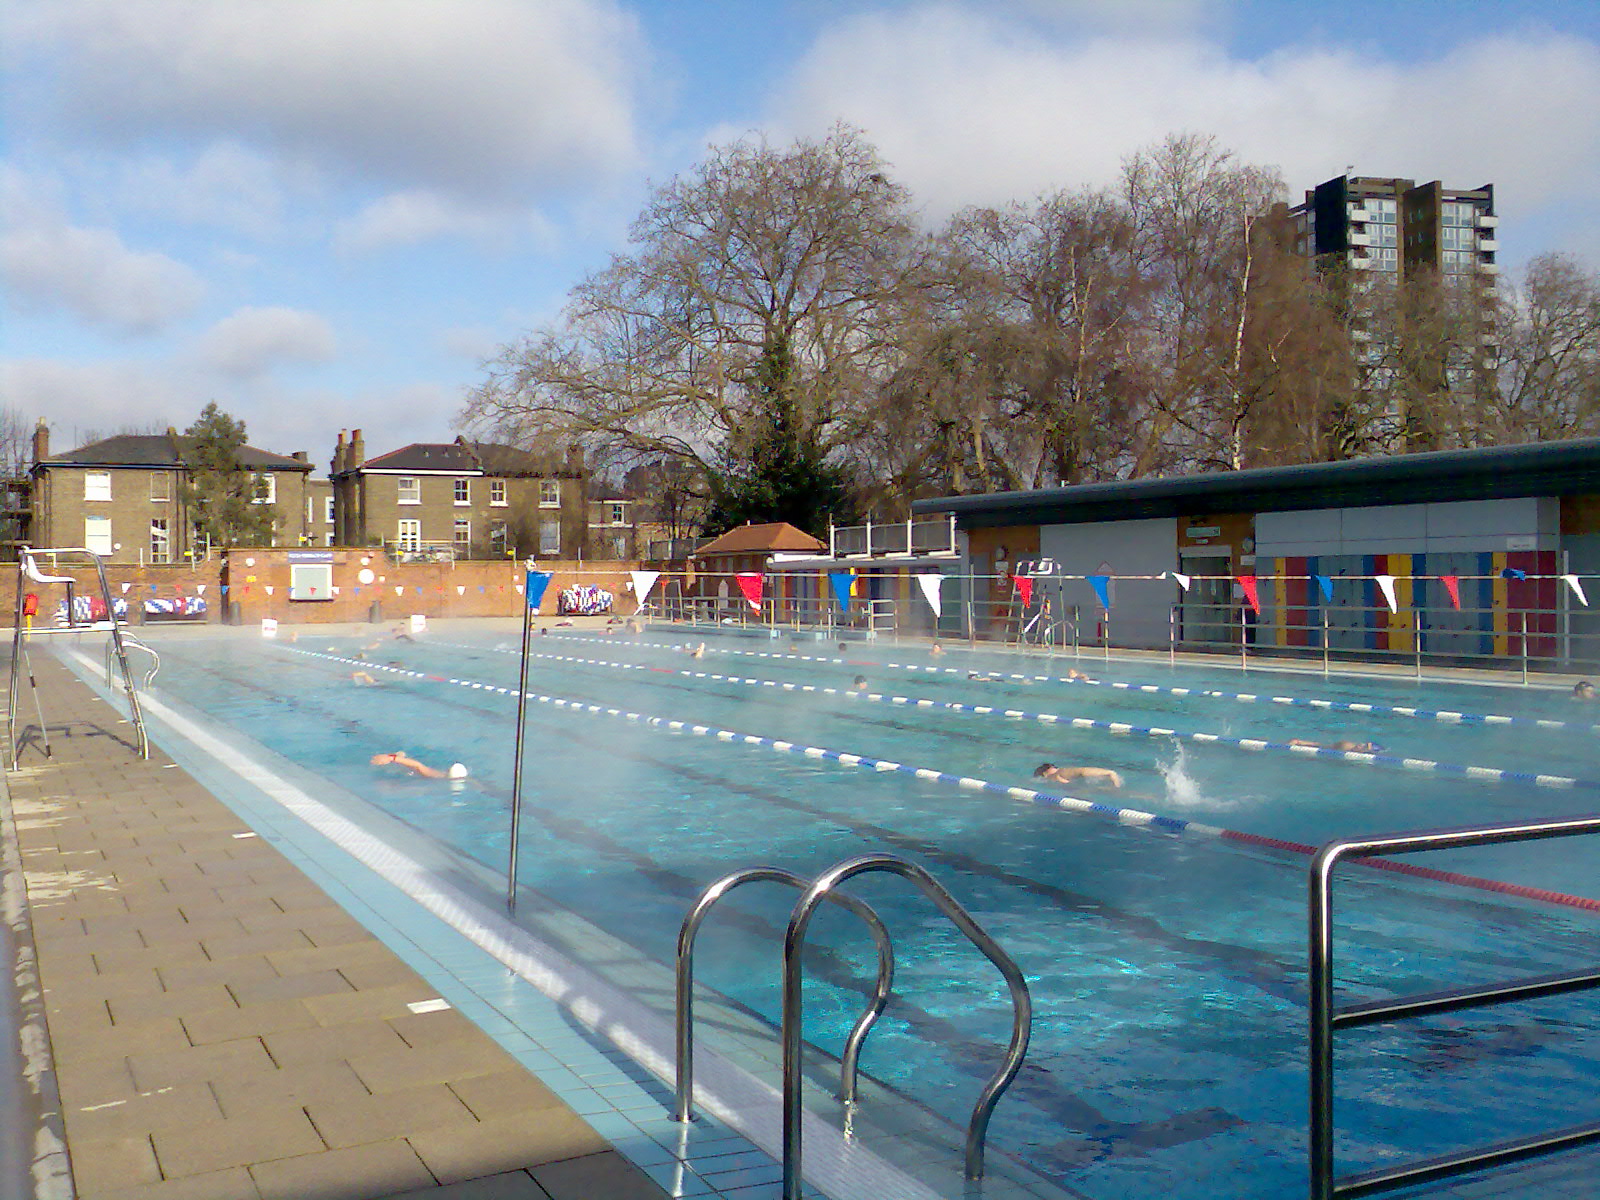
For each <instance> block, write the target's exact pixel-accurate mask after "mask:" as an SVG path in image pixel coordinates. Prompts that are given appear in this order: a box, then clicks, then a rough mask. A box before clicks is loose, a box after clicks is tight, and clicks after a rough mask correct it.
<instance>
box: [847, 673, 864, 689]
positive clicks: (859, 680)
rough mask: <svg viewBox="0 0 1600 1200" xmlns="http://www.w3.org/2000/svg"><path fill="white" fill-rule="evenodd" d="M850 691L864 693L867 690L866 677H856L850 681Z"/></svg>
mask: <svg viewBox="0 0 1600 1200" xmlns="http://www.w3.org/2000/svg"><path fill="white" fill-rule="evenodd" d="M850 690H851V691H852V692H864V691H866V690H867V677H866V676H865V675H857V676H856V677H855V678H854V679H852V680H851V681H850Z"/></svg>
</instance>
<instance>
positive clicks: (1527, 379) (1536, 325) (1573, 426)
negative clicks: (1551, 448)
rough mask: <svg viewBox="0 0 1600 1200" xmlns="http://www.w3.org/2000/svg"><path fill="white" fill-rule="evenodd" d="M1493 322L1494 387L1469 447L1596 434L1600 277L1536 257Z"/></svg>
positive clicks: (1599, 420)
mask: <svg viewBox="0 0 1600 1200" xmlns="http://www.w3.org/2000/svg"><path fill="white" fill-rule="evenodd" d="M1497 315H1498V318H1499V320H1498V323H1497V328H1496V331H1495V334H1494V338H1493V341H1494V343H1495V344H1496V346H1497V348H1498V351H1499V370H1498V372H1497V374H1496V382H1497V384H1498V387H1497V390H1496V392H1495V394H1494V397H1493V400H1492V401H1491V402H1490V403H1489V404H1486V405H1484V406H1483V408H1482V409H1481V410H1479V412H1478V414H1477V417H1478V419H1477V421H1476V423H1475V428H1474V430H1473V436H1474V440H1475V441H1476V442H1478V443H1479V444H1485V445H1490V444H1497V443H1511V442H1534V441H1556V440H1560V439H1564V438H1574V437H1593V436H1595V435H1597V434H1600V277H1597V276H1596V275H1595V274H1594V273H1592V272H1586V271H1584V269H1583V268H1582V267H1581V266H1580V265H1579V264H1578V263H1577V262H1576V261H1575V260H1574V259H1572V258H1569V257H1567V256H1565V255H1560V254H1547V255H1542V256H1540V257H1539V258H1536V259H1534V260H1533V261H1532V262H1531V263H1529V264H1528V268H1527V272H1526V273H1525V275H1524V276H1523V281H1522V286H1521V287H1520V288H1519V289H1516V290H1512V291H1508V293H1507V294H1506V295H1505V296H1503V297H1502V303H1501V305H1500V308H1499V312H1498V314H1497Z"/></svg>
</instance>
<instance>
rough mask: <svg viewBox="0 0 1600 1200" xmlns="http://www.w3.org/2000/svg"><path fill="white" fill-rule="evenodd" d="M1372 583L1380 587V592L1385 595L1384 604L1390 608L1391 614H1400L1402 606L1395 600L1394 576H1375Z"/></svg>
mask: <svg viewBox="0 0 1600 1200" xmlns="http://www.w3.org/2000/svg"><path fill="white" fill-rule="evenodd" d="M1372 582H1373V583H1375V584H1377V585H1378V590H1379V591H1380V592H1382V593H1383V600H1384V603H1385V604H1387V605H1388V606H1389V611H1390V612H1399V611H1400V605H1399V603H1398V602H1397V601H1396V600H1395V598H1394V576H1393V575H1374V576H1373V577H1372Z"/></svg>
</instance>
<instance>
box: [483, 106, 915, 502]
mask: <svg viewBox="0 0 1600 1200" xmlns="http://www.w3.org/2000/svg"><path fill="white" fill-rule="evenodd" d="M631 240H632V246H633V251H632V253H629V254H627V255H622V256H618V257H617V258H616V259H614V260H613V262H612V264H611V265H610V266H609V267H608V268H607V269H606V270H604V271H601V272H599V273H597V274H595V275H592V276H590V277H589V278H587V279H585V280H584V281H583V282H581V283H580V284H579V285H578V286H577V288H575V289H574V291H573V295H572V299H571V302H570V304H569V305H568V307H567V310H566V314H565V316H564V318H563V320H562V322H561V323H560V324H558V325H557V326H555V327H552V328H548V329H544V330H539V331H536V332H534V333H531V334H530V335H528V336H527V337H526V338H524V339H522V340H521V341H520V342H518V343H516V344H514V345H511V346H508V347H506V348H505V349H504V350H503V352H502V353H501V354H500V356H499V357H498V358H497V359H496V360H494V362H493V363H492V364H491V367H490V371H489V377H488V379H487V380H486V381H485V382H484V383H483V384H482V385H481V386H480V387H479V388H477V389H476V390H475V391H474V392H473V393H472V395H471V397H470V398H469V401H468V404H467V406H466V409H465V411H464V412H463V414H462V420H463V422H464V423H465V424H467V425H469V426H472V427H488V428H492V429H493V430H495V431H496V433H498V434H499V435H500V436H502V437H504V438H507V439H509V440H513V441H516V442H519V443H522V444H528V443H530V442H537V441H540V440H547V439H548V440H556V441H558V442H572V441H582V442H584V443H586V444H590V445H595V446H598V447H599V448H601V449H604V450H607V451H609V452H610V453H611V454H612V456H613V458H614V459H615V460H616V461H618V462H619V463H621V464H622V465H626V464H627V463H628V462H630V461H632V462H638V461H643V460H646V459H654V458H668V459H680V460H683V461H686V462H688V463H690V464H691V465H693V466H694V467H695V468H696V469H697V470H698V471H699V472H701V473H702V474H704V475H705V476H707V477H710V476H713V475H715V474H716V473H717V471H718V470H719V469H720V468H721V466H722V465H723V463H724V461H725V459H726V456H727V454H728V453H729V452H732V453H737V452H738V451H739V449H740V448H741V446H743V445H744V444H745V443H747V442H748V441H749V440H750V439H751V438H753V437H756V436H758V434H759V431H760V430H762V429H764V428H765V427H766V425H767V424H769V423H770V421H771V419H772V416H773V414H772V413H771V412H770V411H765V410H766V409H767V408H769V407H770V406H771V405H772V404H775V403H776V404H781V405H783V406H784V407H785V408H786V409H787V410H788V411H787V412H786V413H785V415H784V419H785V420H786V421H790V422H792V424H793V426H794V428H795V429H796V430H797V431H798V433H799V436H801V437H802V438H804V439H806V440H808V442H810V443H814V445H815V446H816V448H817V449H818V451H819V452H820V453H821V454H823V455H831V454H834V453H836V452H838V451H839V450H840V449H841V448H842V447H844V446H845V445H846V444H848V443H850V442H851V441H852V440H853V439H854V438H855V437H856V436H857V435H858V433H859V431H860V430H861V428H862V426H863V424H864V423H865V422H867V421H868V420H869V419H870V418H869V416H868V413H869V410H870V408H871V401H872V399H873V397H874V396H875V393H876V386H877V383H878V381H879V380H880V379H881V378H882V377H883V376H884V375H886V374H887V372H888V370H889V368H890V367H891V366H892V365H893V363H894V362H895V361H897V359H898V357H899V350H898V338H897V331H898V316H897V314H898V310H899V308H900V306H901V305H902V303H903V302H904V297H905V293H906V291H907V289H908V288H912V287H914V286H915V285H916V280H917V278H918V270H919V264H920V260H921V255H920V253H919V244H920V243H919V239H918V237H917V236H916V234H915V232H914V229H913V226H912V222H911V217H910V212H909V208H908V197H907V194H906V192H905V190H904V189H903V188H901V187H900V186H898V185H897V184H894V183H892V182H891V181H890V180H889V179H888V177H887V174H886V167H885V165H884V163H883V162H882V161H881V159H880V158H879V156H878V154H877V152H876V150H874V149H873V148H872V147H871V146H870V145H868V144H867V143H866V142H865V140H864V139H863V138H862V137H861V135H860V134H859V133H858V132H857V131H855V130H853V129H850V128H847V127H844V126H840V127H837V128H835V129H834V130H833V132H831V133H830V134H829V135H828V136H827V137H826V138H824V139H822V140H821V141H808V140H800V141H797V142H796V143H794V144H793V145H792V146H789V147H786V148H781V149H780V148H774V147H772V146H769V145H768V144H766V143H765V142H762V141H745V142H738V143H735V144H733V145H730V146H723V147H717V148H714V149H712V151H711V152H710V154H709V156H708V157H707V158H706V159H705V161H704V162H702V163H700V164H699V165H698V166H697V167H695V168H694V169H693V170H692V171H690V172H689V173H688V174H686V175H684V176H682V177H680V178H677V179H674V180H672V181H670V182H669V183H667V184H666V185H664V186H662V187H660V188H658V189H657V190H656V191H655V192H654V193H653V194H652V195H651V197H650V199H649V201H648V203H647V204H646V206H645V209H644V211H643V212H642V213H641V214H640V216H639V217H638V219H637V220H636V221H635V222H634V225H633V229H632V232H631ZM778 369H781V371H782V378H776V377H775V375H774V372H775V370H778Z"/></svg>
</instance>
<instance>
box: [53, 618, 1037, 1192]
mask: <svg viewBox="0 0 1600 1200" xmlns="http://www.w3.org/2000/svg"><path fill="white" fill-rule="evenodd" d="M284 649H290V650H296V648H295V647H290V646H285V647H284ZM296 652H298V653H302V654H307V653H310V654H314V653H315V652H313V651H303V650H297V651H296ZM67 653H69V654H71V655H73V656H75V658H76V660H77V669H78V672H79V674H80V675H82V676H85V677H87V678H91V679H95V680H99V681H103V680H104V678H105V675H104V671H103V669H102V667H101V666H100V665H99V664H97V663H95V662H94V661H93V660H92V659H90V658H89V657H88V656H87V655H85V654H83V653H82V652H81V651H77V650H67ZM317 657H325V656H322V655H317ZM382 669H383V670H386V671H389V672H395V671H397V670H398V668H394V667H384V668H382ZM405 673H407V674H414V672H405ZM485 690H500V691H504V690H505V689H489V688H487V687H486V688H485ZM108 700H110V701H111V702H112V703H115V699H114V697H108ZM143 702H144V703H146V704H148V705H149V709H150V715H151V716H152V717H154V718H156V719H157V720H160V721H162V722H164V723H165V724H166V725H167V727H168V728H169V729H171V730H172V731H173V732H175V733H176V734H177V735H178V736H180V737H182V738H184V739H185V740H186V741H188V742H189V743H190V745H191V746H193V747H195V748H196V749H197V750H198V751H199V752H201V753H204V754H206V755H209V756H210V757H212V758H214V759H216V760H217V761H219V762H221V763H223V764H224V765H225V766H226V767H227V768H228V769H229V770H231V771H232V772H233V773H234V774H236V775H238V776H239V777H240V778H241V779H243V780H245V781H246V782H247V783H249V784H250V785H251V786H252V787H254V788H255V789H256V790H257V791H258V792H259V793H260V794H261V795H262V796H264V797H265V798H267V799H268V800H270V801H271V802H273V803H275V804H276V805H278V806H279V807H280V808H281V809H283V810H284V811H285V812H287V813H289V814H291V815H292V816H293V817H295V818H297V819H298V820H299V821H300V822H301V823H302V824H304V825H305V826H306V827H308V828H309V829H311V830H313V831H315V832H316V833H317V834H319V835H321V836H322V837H323V838H325V839H327V840H328V841H329V842H330V843H332V844H333V845H334V846H336V847H338V848H339V849H340V850H341V851H342V852H343V853H345V854H347V855H349V856H350V858H352V859H354V860H355V861H357V862H358V863H360V864H362V865H363V866H364V867H366V868H367V869H369V870H370V871H372V872H373V873H374V874H375V875H377V876H378V877H379V878H380V879H382V880H384V881H385V882H386V883H388V884H389V885H390V886H392V887H394V888H395V889H396V890H398V891H399V892H401V893H402V894H404V895H405V896H406V897H408V898H409V899H410V900H411V901H412V902H413V903H415V904H417V905H418V906H419V907H420V908H422V909H423V910H424V911H426V912H428V913H430V914H431V915H432V916H434V917H436V918H437V919H439V920H440V921H443V922H444V923H445V924H446V925H449V926H450V927H451V928H452V929H454V930H455V931H456V932H457V934H459V935H460V936H461V937H464V938H465V939H466V940H467V941H469V942H471V943H472V944H473V945H475V946H477V947H478V948H479V949H480V950H482V951H484V952H485V953H487V954H488V955H490V956H491V957H493V958H494V959H495V960H497V961H498V962H500V963H502V964H503V965H504V966H505V967H506V968H507V969H508V970H510V971H512V972H514V973H515V974H516V975H517V976H519V977H520V978H522V979H523V980H525V981H526V982H527V983H528V984H530V985H531V986H532V987H534V988H536V989H537V990H539V991H540V992H542V993H543V994H544V995H545V996H546V997H548V998H549V999H551V1000H552V1001H553V1002H554V1003H556V1004H558V1005H560V1006H561V1007H562V1009H563V1010H564V1011H566V1012H568V1013H570V1014H571V1015H572V1016H573V1017H574V1018H576V1020H577V1021H578V1022H579V1023H581V1024H582V1025H583V1026H584V1028H586V1029H587V1030H589V1031H590V1033H592V1034H593V1035H594V1036H596V1037H599V1038H603V1039H605V1040H606V1041H608V1042H610V1043H611V1044H613V1045H615V1046H616V1047H617V1049H618V1050H620V1051H621V1052H622V1053H623V1054H625V1055H626V1056H627V1057H629V1058H630V1059H632V1060H633V1061H634V1062H636V1063H638V1064H640V1065H641V1066H643V1067H644V1068H645V1069H646V1070H648V1071H650V1072H651V1073H652V1074H653V1075H655V1076H656V1077H657V1079H659V1080H661V1081H662V1082H663V1083H665V1082H666V1081H670V1080H671V1079H672V1077H673V1071H674V1066H673V1064H674V1062H675V1058H674V1056H675V1053H676V1051H675V1048H674V1041H673V1038H674V1034H673V1030H672V1027H671V1023H670V1021H669V1020H667V1019H666V1018H664V1017H662V1016H660V1015H659V1014H657V1013H654V1012H652V1011H651V1010H650V1009H648V1008H647V1007H646V1006H645V1005H643V1004H642V1003H641V1002H639V1001H638V1000H636V999H634V998H633V997H632V996H630V995H628V994H627V993H626V992H625V991H623V990H622V989H620V988H618V987H617V986H616V985H614V984H612V983H610V982H609V981H607V980H606V979H604V978H603V977H602V976H600V975H598V974H597V973H596V972H594V971H593V970H591V969H590V968H588V967H586V966H584V965H583V964H582V963H578V962H574V961H573V960H571V959H569V958H568V957H567V956H566V955H564V954H563V953H562V952H561V951H560V950H559V949H558V948H555V947H552V946H551V945H549V944H548V943H547V942H545V941H543V940H541V939H540V938H539V937H538V936H537V935H536V934H534V933H532V932H531V931H529V930H527V929H524V928H523V927H522V926H520V925H517V924H515V923H514V922H512V921H511V920H510V919H509V918H507V917H506V916H505V915H504V914H503V913H502V912H500V911H499V909H498V908H493V907H490V906H489V905H487V904H485V903H484V902H483V901H481V900H479V899H477V898H476V897H474V896H472V895H470V894H469V893H467V892H465V891H463V890H461V889H460V888H458V887H457V886H456V885H455V884H454V883H453V882H451V881H450V880H449V879H448V878H445V877H444V876H442V875H440V874H439V873H438V872H436V871H432V870H429V869H428V868H427V867H425V866H424V865H422V864H421V863H419V862H417V860H416V859H414V858H412V857H411V856H410V855H409V854H407V853H405V852H404V851H402V850H400V849H398V848H397V847H395V846H393V845H390V844H389V843H387V842H385V841H382V840H380V839H378V838H376V837H374V836H373V835H371V834H369V833H368V832H367V831H366V830H364V829H362V828H361V827H360V826H359V825H358V824H356V823H355V822H354V821H352V820H351V819H350V818H348V817H346V816H344V815H342V814H340V813H338V812H336V811H335V810H334V809H332V808H331V807H329V806H328V805H326V804H324V803H323V802H322V801H320V800H318V799H316V798H315V797H313V796H311V795H310V794H308V793H307V792H305V791H304V790H302V789H301V788H299V787H298V786H296V785H295V784H294V783H293V782H292V781H290V780H289V779H288V778H286V777H285V776H284V775H282V774H280V773H279V771H278V770H277V769H276V768H275V767H274V766H273V765H271V764H270V763H268V762H263V761H260V760H258V759H256V758H254V757H252V756H250V755H247V754H245V753H244V752H243V751H241V750H240V749H238V748H237V747H235V746H233V745H230V744H229V743H228V742H227V741H225V740H223V739H222V738H220V737H218V736H217V735H216V734H214V733H213V732H211V731H210V730H208V729H205V728H203V727H202V726H201V725H199V724H198V723H196V722H195V721H193V720H192V719H191V718H190V717H188V716H187V715H186V714H183V713H181V712H179V711H177V710H176V709H173V708H171V707H169V706H168V705H166V704H165V703H163V702H162V701H161V700H159V699H157V698H154V697H150V696H149V695H148V693H146V694H145V697H144V701H143ZM297 865H299V864H297ZM302 869H304V868H303V867H302ZM436 961H437V960H436ZM439 965H440V966H441V967H444V964H442V963H440V964H439ZM446 969H448V968H446ZM461 984H462V987H463V988H465V989H467V990H469V991H473V993H474V994H475V995H477V994H479V993H477V991H476V990H475V989H474V988H473V985H471V984H468V983H466V982H465V981H461ZM491 1005H492V1002H491ZM513 1053H514V1052H513ZM695 1058H696V1065H697V1070H696V1072H695V1085H696V1087H695V1092H696V1100H697V1104H698V1107H699V1109H700V1111H701V1112H703V1113H708V1114H710V1115H711V1116H713V1117H715V1118H716V1119H717V1120H718V1121H720V1122H721V1123H722V1124H724V1125H726V1126H728V1127H729V1128H731V1129H734V1130H736V1131H738V1132H739V1133H740V1134H741V1136H743V1137H745V1138H746V1139H748V1141H749V1142H750V1143H751V1144H753V1145H755V1146H758V1147H760V1148H761V1149H763V1150H764V1151H765V1152H766V1153H767V1155H768V1157H771V1158H773V1159H774V1161H781V1151H780V1150H779V1145H780V1141H781V1139H780V1137H779V1133H780V1119H779V1116H778V1104H777V1100H778V1090H777V1088H776V1086H775V1085H773V1084H771V1083H768V1082H766V1081H764V1080H761V1079H758V1078H757V1077H756V1076H755V1075H753V1074H752V1073H751V1072H749V1071H748V1070H745V1069H744V1068H742V1067H740V1066H738V1065H737V1064H736V1063H734V1062H733V1061H732V1060H731V1059H730V1058H728V1057H727V1056H725V1055H722V1054H720V1053H719V1052H717V1051H716V1050H715V1049H714V1048H712V1047H709V1046H704V1045H700V1046H697V1047H696V1049H695ZM702 1058H703V1060H704V1061H702ZM532 1073H533V1074H534V1075H538V1074H539V1072H538V1071H533V1072H532ZM702 1081H704V1083H702ZM702 1086H704V1087H705V1089H706V1090H705V1094H704V1095H702V1094H701V1090H700V1089H701V1087H702ZM552 1088H553V1090H556V1091H557V1093H558V1094H559V1091H560V1085H559V1083H556V1084H553V1085H552ZM665 1111H666V1108H665V1105H663V1112H665ZM623 1115H626V1114H623ZM584 1119H585V1120H587V1119H588V1118H584ZM803 1120H804V1121H805V1140H806V1144H807V1147H808V1148H809V1147H811V1146H813V1145H815V1146H817V1147H818V1149H817V1151H816V1152H815V1154H808V1155H807V1160H808V1166H807V1172H806V1174H807V1189H808V1193H809V1190H810V1189H811V1188H812V1187H816V1188H820V1189H821V1190H822V1191H824V1192H826V1193H827V1194H828V1195H832V1196H840V1197H846V1196H856V1195H868V1194H871V1195H881V1196H885V1197H892V1198H894V1200H939V1196H938V1194H936V1193H935V1192H934V1191H933V1190H932V1189H931V1188H930V1187H929V1186H928V1185H927V1184H926V1183H924V1182H923V1181H922V1180H919V1179H916V1178H914V1177H912V1176H911V1175H909V1174H907V1173H906V1172H905V1171H903V1170H901V1169H900V1168H899V1167H897V1166H896V1165H894V1164H893V1163H891V1162H889V1161H888V1160H887V1159H885V1158H883V1157H881V1156H879V1155H878V1154H876V1153H874V1152H873V1151H872V1150H871V1149H869V1148H866V1147H863V1146H862V1145H860V1143H859V1142H858V1141H856V1140H854V1139H852V1138H850V1137H849V1136H848V1135H847V1134H845V1133H844V1132H843V1131H841V1130H840V1129H838V1128H836V1127H835V1126H833V1125H832V1124H830V1123H829V1122H828V1120H827V1119H826V1118H825V1117H824V1116H822V1115H820V1114H817V1113H814V1112H812V1111H811V1110H810V1109H807V1110H805V1112H804V1113H803ZM641 1131H642V1130H641ZM642 1132H643V1131H642ZM645 1136H649V1134H648V1133H647V1132H646V1133H645ZM688 1136H690V1137H692V1134H690V1135H688ZM607 1140H608V1141H611V1140H612V1139H610V1138H608V1139H607ZM656 1144H658V1145H660V1144H662V1143H660V1142H659V1141H658V1142H657V1143H656ZM669 1152H670V1148H669ZM619 1153H622V1154H623V1155H624V1156H626V1153H627V1152H626V1150H625V1149H619ZM683 1161H684V1163H685V1166H686V1167H688V1168H689V1169H691V1170H695V1171H696V1174H697V1175H699V1171H698V1169H697V1167H696V1164H694V1163H693V1162H691V1161H689V1160H687V1159H684V1160H683ZM641 1169H642V1168H641ZM1030 1169H1032V1170H1033V1171H1034V1173H1035V1174H1041V1172H1038V1171H1037V1169H1036V1168H1030ZM850 1172H854V1174H850ZM647 1173H648V1172H647ZM651 1177H652V1178H655V1176H653V1175H652V1176H651ZM699 1178H700V1179H702V1180H704V1179H705V1176H703V1175H700V1176H699ZM657 1182H658V1183H659V1182H660V1180H659V1179H657ZM707 1182H709V1181H707ZM727 1186H729V1187H730V1188H731V1185H727ZM1058 1190H1065V1189H1058ZM695 1195H697V1196H700V1195H701V1194H700V1193H698V1192H697V1193H695ZM722 1195H723V1190H722V1189H721V1188H715V1187H714V1185H713V1190H710V1191H707V1192H706V1193H705V1194H704V1196H703V1200H716V1198H717V1197H719V1196H722Z"/></svg>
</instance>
